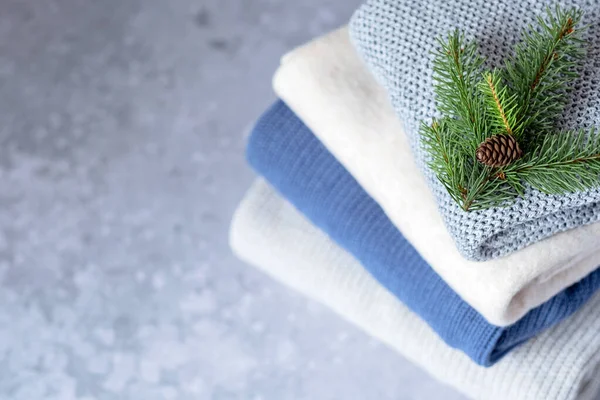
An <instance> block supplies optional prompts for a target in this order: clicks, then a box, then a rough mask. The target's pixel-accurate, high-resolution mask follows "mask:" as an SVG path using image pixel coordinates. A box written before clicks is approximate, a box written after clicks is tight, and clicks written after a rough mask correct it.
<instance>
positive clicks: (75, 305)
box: [0, 0, 461, 400]
mask: <svg viewBox="0 0 600 400" xmlns="http://www.w3.org/2000/svg"><path fill="white" fill-rule="evenodd" d="M358 3H359V0H352V1H347V0H310V1H308V0H305V1H302V2H291V1H286V0H252V1H246V0H238V1H235V0H200V1H199V2H198V1H192V0H172V1H161V0H108V1H96V2H94V1H84V0H44V1H34V0H7V1H3V2H2V3H1V4H0V282H1V286H2V290H1V291H0V304H2V307H1V308H0V366H2V373H1V374H0V398H1V399H11V400H12V399H14V400H37V399H40V400H41V399H44V400H53V399H56V400H58V399H60V400H92V399H102V400H105V399H106V400H116V399H119V400H122V399H136V400H137V399H144V400H155V399H157V400H158V399H161V400H163V399H166V400H169V399H178V400H179V399H182V400H186V399H194V400H199V399H210V400H226V399H227V400H229V399H248V400H271V399H273V400H286V399H290V400H292V399H293V400H302V399H311V400H313V399H319V400H330V399H331V400H333V399H346V400H354V399H356V400H359V399H382V400H386V399H390V400H391V399H394V400H398V399H416V400H419V399H433V398H443V399H448V400H451V399H460V398H461V397H460V396H459V395H457V394H456V393H454V392H453V391H452V390H450V389H448V388H446V387H444V386H441V385H439V384H437V383H435V382H434V381H433V380H431V379H430V378H429V377H427V376H426V375H425V374H424V373H423V372H422V371H420V370H418V369H417V368H415V367H413V366H412V365H410V364H409V363H408V362H407V361H405V360H404V359H402V358H401V357H400V356H398V355H396V354H394V353H392V352H390V351H389V350H388V349H387V348H386V347H385V346H383V345H381V344H379V343H377V342H375V341H374V340H372V339H370V338H368V337H367V336H366V335H364V334H363V333H361V332H360V331H358V330H357V329H356V328H354V327H353V326H351V325H350V324H348V323H346V322H345V321H342V320H340V319H339V318H337V317H336V316H335V315H334V314H332V313H331V312H330V311H329V310H327V309H325V308H324V307H322V306H320V305H318V304H315V303H313V302H311V301H308V300H306V299H304V298H303V297H301V296H299V295H297V294H295V293H293V292H290V291H289V290H287V289H286V288H284V287H282V286H280V285H279V284H277V283H275V282H273V281H271V280H270V279H269V278H267V277H265V276H263V275H262V274H260V273H259V272H257V271H255V270H254V269H252V268H249V267H247V266H245V265H243V264H242V263H240V262H238V261H236V260H235V259H234V257H233V256H232V255H231V254H230V252H229V250H228V247H227V229H228V223H229V219H230V216H231V214H232V212H233V209H234V208H235V206H236V204H237V202H238V201H239V199H240V198H241V196H242V194H243V192H244V191H245V189H246V188H247V187H248V185H249V183H250V182H251V180H252V177H253V175H252V173H251V171H249V170H248V168H247V167H246V165H245V162H244V158H243V146H244V140H243V132H244V131H247V129H248V127H249V126H250V124H251V122H252V120H253V119H254V118H255V117H256V116H257V115H258V114H259V113H260V112H261V111H262V110H263V109H264V108H266V107H267V106H268V104H269V103H270V102H271V101H272V100H273V94H272V92H271V88H270V79H271V75H272V73H273V71H274V69H275V67H276V66H277V64H278V59H279V56H280V55H281V54H282V53H283V52H284V51H285V50H287V49H290V48H291V47H293V46H295V45H298V44H300V43H302V42H304V41H306V40H307V39H309V38H311V37H313V36H315V35H317V34H319V33H322V32H325V31H327V30H330V29H332V28H335V27H337V26H338V25H340V24H342V23H343V22H344V21H346V20H347V19H348V17H349V16H350V13H351V11H352V10H353V9H354V8H355V7H356V6H357V5H358Z"/></svg>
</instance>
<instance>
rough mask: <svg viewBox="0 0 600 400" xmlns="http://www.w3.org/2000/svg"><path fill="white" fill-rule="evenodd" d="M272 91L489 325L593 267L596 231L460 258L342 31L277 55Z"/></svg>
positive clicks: (381, 96) (379, 92)
mask: <svg viewBox="0 0 600 400" xmlns="http://www.w3.org/2000/svg"><path fill="white" fill-rule="evenodd" d="M274 87H275V91H276V92H277V94H278V95H279V97H280V98H282V99H283V100H284V101H285V102H286V104H287V105H288V106H289V107H290V108H291V109H292V110H293V111H294V113H295V114H296V115H298V116H299V117H300V119H302V121H303V122H304V123H305V124H306V125H307V126H308V127H309V128H310V129H311V130H312V132H313V133H314V134H315V136H317V138H318V139H319V140H320V141H321V142H322V143H323V144H324V145H325V146H326V147H327V149H328V150H329V151H330V152H331V153H332V154H333V155H334V156H335V157H336V158H337V159H338V160H339V161H340V163H342V164H343V165H344V166H345V167H346V169H347V170H348V172H350V173H351V174H352V175H353V176H354V178H355V179H356V180H357V181H358V182H359V183H360V184H361V186H362V187H363V188H364V189H365V191H366V192H367V193H369V195H371V196H372V197H373V199H374V200H376V201H377V202H378V203H379V205H380V206H381V207H382V208H383V210H384V211H385V212H386V214H387V215H388V217H389V218H390V220H391V221H392V222H393V223H394V224H395V225H396V227H398V229H400V231H401V232H402V234H403V235H404V237H405V238H406V239H407V240H408V241H409V242H410V243H411V244H412V245H413V247H415V249H416V250H417V251H418V252H419V253H420V254H421V256H422V257H423V258H424V259H425V261H427V263H428V264H429V265H431V267H432V268H433V269H434V270H435V271H436V272H437V273H438V274H439V275H440V276H441V277H442V278H443V279H444V280H445V281H446V282H447V283H448V284H449V285H450V286H451V287H452V288H453V289H454V290H455V291H456V292H457V293H458V294H459V295H460V296H461V297H462V298H463V299H464V300H465V301H466V302H467V303H469V304H470V305H472V306H473V307H474V308H475V309H476V310H477V311H479V312H480V313H481V314H482V315H483V316H484V317H485V318H486V319H487V320H488V321H490V322H491V323H493V324H496V325H510V324H512V323H514V322H515V321H517V320H518V319H520V318H521V317H523V315H525V314H526V313H527V312H528V311H529V310H531V309H532V308H534V307H537V306H539V305H540V304H542V303H543V302H545V301H547V300H548V299H549V298H551V297H552V296H554V295H556V294H557V293H558V292H560V291H561V290H563V289H564V288H566V287H568V286H570V285H572V284H573V283H575V282H577V281H579V280H580V279H581V278H583V277H584V276H586V275H587V274H589V273H590V272H591V271H593V270H594V269H595V268H596V266H598V265H600V223H594V224H589V225H585V226H580V227H578V228H576V229H572V230H569V231H566V232H562V233H559V234H556V235H554V236H551V237H549V238H547V239H545V240H542V241H540V242H537V243H535V244H533V245H531V246H528V247H527V248H524V249H522V250H521V251H518V252H514V253H512V254H510V255H508V256H505V257H501V258H497V259H493V260H489V261H484V262H474V261H469V260H466V259H465V258H464V257H462V256H461V254H460V253H459V252H458V250H457V249H456V246H455V245H454V241H453V240H452V237H451V236H450V234H449V233H448V230H447V229H446V227H445V226H444V222H443V220H442V218H441V216H440V213H439V211H438V208H437V206H436V203H435V199H434V198H433V195H432V194H431V191H430V190H429V188H428V187H427V184H426V181H425V179H424V177H423V175H422V173H421V172H420V170H419V168H418V167H417V165H416V163H415V160H414V157H413V155H412V153H411V150H410V145H409V142H408V139H407V137H406V135H405V133H404V129H403V127H402V123H401V122H400V121H399V120H398V118H397V117H396V116H395V115H394V112H393V109H392V106H391V104H390V102H389V100H388V98H387V95H386V93H385V90H384V89H383V88H382V87H381V86H380V85H379V84H378V83H377V82H376V81H375V79H374V78H373V76H372V75H371V74H370V73H369V72H368V70H367V69H366V67H365V66H364V64H363V63H362V62H361V60H360V58H359V57H358V55H357V54H356V51H355V50H354V48H353V47H352V45H351V44H350V40H349V37H348V32H347V29H340V30H338V31H335V32H333V33H331V34H328V35H325V36H323V37H321V38H318V39H316V40H315V41H313V42H311V43H309V44H307V45H304V46H302V47H300V48H298V49H296V50H294V51H292V52H291V53H289V54H287V55H286V56H284V57H283V60H282V65H281V67H280V68H279V70H278V71H277V73H276V75H275V78H274ZM432 243H435V246H432Z"/></svg>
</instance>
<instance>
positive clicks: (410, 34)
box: [350, 0, 600, 260]
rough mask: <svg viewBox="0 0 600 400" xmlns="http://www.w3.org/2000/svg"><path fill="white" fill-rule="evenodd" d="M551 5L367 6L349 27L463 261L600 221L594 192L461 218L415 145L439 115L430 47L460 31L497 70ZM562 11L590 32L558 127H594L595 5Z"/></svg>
mask: <svg viewBox="0 0 600 400" xmlns="http://www.w3.org/2000/svg"><path fill="white" fill-rule="evenodd" d="M553 4H555V2H553V1H548V0H537V1H536V0H495V1H489V0H427V1H424V0H367V1H366V3H365V4H364V5H363V6H362V7H361V8H360V9H359V10H358V11H357V12H356V13H355V15H354V16H353V18H352V20H351V22H350V32H351V36H352V40H353V43H354V45H355V47H356V48H357V50H358V53H359V54H360V55H361V57H362V58H363V60H364V61H365V62H366V64H367V65H368V67H369V69H370V70H371V72H372V73H373V74H374V75H375V76H376V78H377V79H378V80H379V82H380V83H381V84H382V85H383V86H384V87H385V88H386V89H387V91H388V93H389V96H390V99H391V101H392V104H393V106H394V108H395V110H396V113H397V114H398V116H399V117H400V118H401V119H402V121H403V122H404V124H405V128H406V132H407V134H408V135H409V136H410V139H411V145H412V147H413V151H414V153H415V156H416V159H417V162H418V164H419V165H420V166H421V168H422V170H423V171H424V173H425V175H426V177H427V180H428V182H429V184H430V187H431V189H432V191H433V192H434V194H435V197H436V199H437V202H438V205H439V208H440V211H441V213H442V214H443V216H444V219H445V221H446V225H447V227H448V230H449V231H450V233H451V235H452V236H453V237H454V240H455V242H456V244H457V246H458V248H459V250H460V251H461V253H462V254H463V255H464V256H465V257H467V258H469V259H473V260H487V259H491V258H495V257H500V256H503V255H506V254H508V253H511V252H513V251H516V250H519V249H521V248H523V247H525V246H527V245H529V244H532V243H535V242H537V241H540V240H542V239H544V238H546V237H548V236H550V235H554V234H556V233H558V232H561V231H565V230H568V229H572V228H575V227H577V226H581V225H584V224H589V223H592V222H596V221H598V220H599V219H600V189H594V190H590V191H587V192H579V193H573V194H569V195H564V196H549V195H545V194H542V193H540V192H538V191H534V190H528V191H527V193H526V195H525V196H524V197H523V198H519V199H518V200H517V201H516V202H515V203H514V204H512V205H511V206H510V207H507V208H493V209H488V210H483V211H470V212H465V211H463V210H462V209H461V208H460V207H459V206H458V205H456V203H454V201H453V200H452V199H451V198H450V196H449V195H448V193H447V192H446V190H445V189H444V187H443V186H442V185H441V184H440V183H439V181H438V180H437V179H436V177H435V175H434V174H433V172H432V171H431V170H430V169H429V168H428V167H427V165H426V162H427V157H428V155H427V154H426V153H425V152H424V151H423V149H422V145H421V142H420V137H419V124H420V122H421V121H430V120H431V118H432V117H434V116H437V115H438V114H437V111H436V107H435V98H434V93H433V81H432V75H433V72H432V60H433V55H432V53H433V50H435V48H436V47H437V46H438V44H437V42H436V40H437V39H438V38H440V37H445V36H446V35H447V34H448V32H450V31H451V30H453V29H454V28H458V29H460V30H461V31H463V32H465V34H466V35H467V38H473V39H475V40H476V41H477V43H478V44H479V46H480V51H481V53H482V54H483V55H484V56H486V57H488V60H489V61H488V64H489V66H491V67H493V66H501V65H502V63H503V59H504V57H505V56H506V55H507V54H508V53H509V52H510V51H512V48H513V46H514V44H515V43H517V42H518V41H519V39H520V36H521V32H522V30H523V29H524V28H526V27H527V25H528V24H532V23H534V22H535V18H536V17H537V16H540V15H543V13H544V12H545V8H546V7H547V6H548V5H553ZM561 4H562V5H563V6H566V7H569V6H577V7H580V8H581V9H583V10H584V11H585V15H584V20H583V24H589V25H590V27H589V28H588V31H587V33H586V39H588V41H589V47H588V56H587V59H586V62H585V65H584V66H583V67H582V71H581V72H582V73H581V78H580V79H579V80H578V81H577V82H576V84H575V91H574V93H570V94H569V95H570V96H571V102H570V104H569V105H568V106H567V109H566V111H565V114H564V118H563V120H562V121H561V126H562V127H565V128H566V127H571V128H573V127H585V126H593V125H596V126H600V90H599V89H600V87H599V85H600V1H599V0H587V1H585V0H568V1H563V2H561Z"/></svg>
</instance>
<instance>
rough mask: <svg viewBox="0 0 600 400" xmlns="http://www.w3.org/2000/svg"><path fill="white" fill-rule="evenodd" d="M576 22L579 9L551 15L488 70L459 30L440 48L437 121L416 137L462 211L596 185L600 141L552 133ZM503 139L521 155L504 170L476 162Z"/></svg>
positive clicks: (577, 45) (579, 47)
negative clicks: (488, 145) (531, 191)
mask: <svg viewBox="0 0 600 400" xmlns="http://www.w3.org/2000/svg"><path fill="white" fill-rule="evenodd" d="M581 17H582V12H581V11H579V10H577V9H569V10H563V9H561V8H560V7H558V6H557V7H556V8H555V9H554V10H553V11H551V10H548V12H547V16H546V18H545V19H543V18H539V20H538V26H537V27H529V29H528V30H527V32H525V34H524V37H523V41H522V43H521V44H519V45H518V46H517V47H516V49H515V55H514V56H512V57H511V58H509V59H508V60H507V62H506V65H505V67H504V68H503V69H496V70H493V71H486V70H484V67H483V65H484V61H485V60H484V59H483V57H481V56H480V55H479V54H478V52H477V45H476V44H475V43H473V42H466V41H465V39H464V37H463V35H461V34H460V33H459V32H458V31H454V32H452V33H451V34H450V35H449V37H448V40H447V41H440V48H439V50H438V51H437V53H436V57H435V61H434V76H435V93H436V98H437V106H438V110H439V111H440V112H441V113H442V114H443V115H444V117H443V118H441V119H439V120H434V121H433V123H432V124H430V125H428V124H422V126H421V133H422V137H423V143H424V146H425V148H426V149H427V150H428V151H429V154H430V155H431V157H430V161H429V165H430V167H431V168H432V170H433V171H434V172H435V174H436V175H437V177H438V179H439V180H440V182H441V183H442V184H443V185H444V187H445V188H446V189H447V191H448V193H449V194H450V196H451V197H452V198H453V199H454V200H455V201H456V202H457V203H459V204H460V205H461V207H462V208H463V209H464V210H467V211H470V210H481V209H485V208H490V207H496V206H506V205H509V204H510V202H511V200H514V198H515V197H516V196H520V195H523V194H524V193H525V190H526V187H527V186H530V187H533V188H535V189H537V190H540V191H542V192H544V193H549V194H563V193H569V192H575V191H583V190H588V189H591V188H593V187H597V186H599V183H600V180H599V177H600V135H598V134H597V132H596V130H594V129H592V130H591V131H589V132H586V131H584V130H580V131H577V132H557V131H556V129H555V125H556V121H557V119H558V118H559V117H560V115H561V113H562V112H563V110H564V107H565V104H566V101H567V94H568V91H569V84H570V83H572V82H573V80H574V79H575V78H577V76H578V75H577V72H576V67H577V65H578V63H579V62H580V61H581V59H582V58H583V57H584V56H585V51H584V44H585V42H584V41H583V40H582V38H581V32H582V28H580V27H578V25H579V23H580V21H581ZM500 134H503V135H512V136H514V138H515V139H516V140H517V142H519V143H520V145H521V148H522V149H524V151H525V153H524V156H523V157H522V158H521V159H519V160H516V161H514V162H513V163H512V164H509V165H508V166H505V167H501V168H492V167H489V166H485V165H483V164H481V163H479V162H478V161H477V159H476V157H475V154H476V150H477V148H478V146H479V145H480V144H481V143H482V142H483V141H484V140H485V139H486V138H488V137H490V136H493V135H500Z"/></svg>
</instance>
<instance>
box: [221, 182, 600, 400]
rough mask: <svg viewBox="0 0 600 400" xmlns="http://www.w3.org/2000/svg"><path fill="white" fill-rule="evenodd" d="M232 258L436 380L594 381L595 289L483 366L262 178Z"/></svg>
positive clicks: (475, 391)
mask: <svg viewBox="0 0 600 400" xmlns="http://www.w3.org/2000/svg"><path fill="white" fill-rule="evenodd" d="M230 232H231V233H230V242H231V246H232V248H233V250H234V251H235V252H236V253H237V255H238V256H239V257H240V258H242V259H243V260H245V261H246V262H248V263H250V264H252V265H255V266H256V267H258V268H259V269H261V270H263V271H264V272H266V273H267V274H269V275H270V276H272V277H273V278H275V279H277V280H279V281H281V282H282V283H284V284H286V285H289V286H291V287H292V288H294V289H296V290H298V291H300V292H302V293H303V294H305V295H307V296H309V297H311V298H313V299H315V300H317V301H319V302H321V303H323V304H325V305H326V306H328V307H330V308H331V309H333V310H334V311H335V312H337V313H339V314H340V315H341V316H342V317H344V318H346V319H347V320H349V321H350V322H352V323H354V324H356V325H357V326H358V327H360V328H361V329H363V330H365V331H366V332H367V333H369V334H371V335H372V336H374V337H375V338H377V339H379V340H381V341H382V342H384V343H385V344H387V345H389V346H390V347H391V348H392V349H394V350H396V351H398V352H399V353H400V354H402V355H403V356H405V357H406V358H408V359H409V360H410V361H412V362H414V363H415V364H417V365H419V366H420V367H422V368H423V369H425V370H426V371H427V372H429V373H430V374H431V375H433V376H434V377H435V378H437V379H439V380H440V381H442V382H445V383H447V384H449V385H451V386H453V387H455V388H456V389H457V390H459V391H461V392H463V393H464V394H466V395H467V396H469V397H471V398H474V399H486V400H506V399H511V400H592V399H593V398H594V395H595V394H596V393H597V390H598V386H599V385H600V379H599V378H600V376H599V374H600V371H598V362H599V361H600V335H598V332H600V296H594V297H593V298H592V300H591V301H590V302H589V303H588V304H587V305H586V306H584V307H583V308H582V309H581V310H580V311H578V312H577V313H576V314H575V315H573V316H572V317H571V318H569V320H568V321H565V323H562V324H559V325H557V326H556V327H554V328H552V329H550V330H548V331H547V332H545V333H543V334H541V335H540V336H538V337H537V338H534V339H532V340H530V341H529V342H527V343H526V344H524V345H523V346H521V347H519V348H518V349H516V350H515V351H513V352H512V353H510V354H508V355H507V356H506V357H505V358H504V359H502V360H501V361H500V362H498V363H497V364H496V365H494V366H493V367H491V368H483V367H480V366H478V365H475V364H474V363H472V362H471V360H469V358H468V357H466V356H465V355H464V354H462V353H461V352H459V351H457V350H454V349H451V348H450V347H448V346H446V345H445V344H444V342H442V341H441V340H440V339H439V338H438V337H437V335H436V334H435V333H434V332H433V331H432V330H431V328H430V327H429V326H427V324H425V323H424V322H423V321H422V320H421V319H420V318H419V317H418V316H417V315H415V314H414V313H413V312H411V311H410V310H409V309H408V308H407V307H406V306H405V305H403V304H402V303H401V302H399V301H398V300H397V299H396V298H395V297H394V296H393V295H392V294H390V293H389V292H388V291H387V290H385V289H384V288H383V287H382V286H381V285H379V284H378V283H377V282H376V281H375V280H374V279H373V278H372V277H371V276H370V275H369V274H368V273H367V272H366V271H365V270H364V269H363V268H362V266H361V265H360V264H359V263H358V262H357V261H355V260H354V259H353V258H352V256H351V255H350V254H348V253H346V252H345V251H344V250H342V249H341V248H339V247H338V246H337V245H336V244H335V243H333V242H332V241H331V240H330V239H329V238H328V237H327V236H326V235H325V234H324V233H323V232H321V231H320V230H318V229H317V228H315V227H314V226H312V225H311V224H310V223H309V222H308V221H307V220H306V219H305V218H304V217H303V216H302V215H301V214H300V213H299V212H298V211H297V210H296V209H295V208H294V207H293V206H292V205H290V204H289V203H287V202H286V201H284V200H283V199H282V198H281V197H279V196H278V195H277V194H276V192H275V191H274V190H273V189H271V188H270V187H269V186H268V185H267V184H266V183H265V182H264V181H258V182H257V183H255V184H254V185H253V187H252V188H251V189H250V191H249V192H248V194H247V195H246V197H245V199H244V200H243V201H242V204H241V205H240V206H239V208H238V210H237V211H236V213H235V216H234V219H233V222H232V226H231V231H230Z"/></svg>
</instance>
